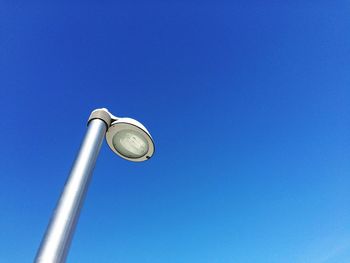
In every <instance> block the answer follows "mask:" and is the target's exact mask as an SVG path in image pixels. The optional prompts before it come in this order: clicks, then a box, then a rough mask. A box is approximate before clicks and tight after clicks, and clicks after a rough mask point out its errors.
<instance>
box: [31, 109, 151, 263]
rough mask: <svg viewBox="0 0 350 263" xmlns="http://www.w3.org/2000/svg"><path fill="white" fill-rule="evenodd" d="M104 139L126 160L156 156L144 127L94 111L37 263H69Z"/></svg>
mask: <svg viewBox="0 0 350 263" xmlns="http://www.w3.org/2000/svg"><path fill="white" fill-rule="evenodd" d="M105 136H106V140H107V143H108V145H109V147H110V148H111V149H112V151H113V152H115V153H116V154H118V155H119V156H121V157H122V158H124V159H126V160H129V161H133V162H141V161H145V160H148V159H149V158H151V157H152V155H153V153H154V143H153V140H152V137H151V135H150V133H149V132H148V131H147V129H146V128H145V127H144V126H143V125H142V124H141V123H139V122H138V121H136V120H134V119H130V118H118V117H116V116H113V115H112V114H111V113H110V112H109V111H108V110H107V109H104V108H103V109H96V110H94V111H93V112H92V113H91V115H90V118H89V121H88V129H87V132H86V135H85V138H84V140H83V143H82V145H81V147H80V150H79V153H78V155H77V157H76V160H75V162H74V164H73V167H72V170H71V172H70V175H69V177H68V180H67V182H66V185H65V187H64V190H63V192H62V194H61V197H60V199H59V201H58V204H57V206H56V209H55V212H54V214H53V216H52V218H51V221H50V224H49V226H48V228H47V230H46V233H45V236H44V238H43V240H42V242H41V245H40V248H39V250H38V253H37V255H36V258H35V261H34V262H35V263H63V262H65V261H66V257H67V254H68V250H69V246H70V243H71V240H72V237H73V233H74V229H75V226H76V224H77V221H78V217H79V214H80V210H81V207H82V205H83V202H84V197H85V195H86V192H87V188H88V185H89V181H90V179H91V176H92V171H93V169H94V167H95V163H96V159H97V156H98V153H99V151H100V149H101V145H102V142H103V138H104V137H105Z"/></svg>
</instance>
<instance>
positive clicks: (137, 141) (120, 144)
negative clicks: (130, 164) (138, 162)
mask: <svg viewBox="0 0 350 263" xmlns="http://www.w3.org/2000/svg"><path fill="white" fill-rule="evenodd" d="M112 141H113V146H114V148H115V149H116V150H117V151H118V152H119V153H120V154H122V155H124V156H126V157H128V158H139V157H142V156H144V155H145V154H146V153H147V152H148V143H147V140H146V138H145V137H144V136H143V135H142V134H141V133H140V132H138V131H133V130H122V131H119V132H117V133H116V134H115V135H114V137H113V140H112Z"/></svg>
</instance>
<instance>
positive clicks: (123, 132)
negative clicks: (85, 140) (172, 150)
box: [106, 118, 154, 162]
mask: <svg viewBox="0 0 350 263" xmlns="http://www.w3.org/2000/svg"><path fill="white" fill-rule="evenodd" d="M106 140H107V143H108V145H109V147H110V148H111V149H112V151H113V152H115V153H116V154H118V155H119V156H120V157H122V158H124V159H126V160H129V161H133V162H142V161H146V160H148V159H149V158H151V156H152V155H153V153H154V143H153V140H152V137H151V135H150V133H149V132H148V131H147V129H146V128H145V126H143V125H142V124H141V123H139V122H138V121H136V120H134V119H130V118H119V119H117V120H116V121H114V122H112V124H111V126H110V127H109V129H108V131H107V133H106Z"/></svg>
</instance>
